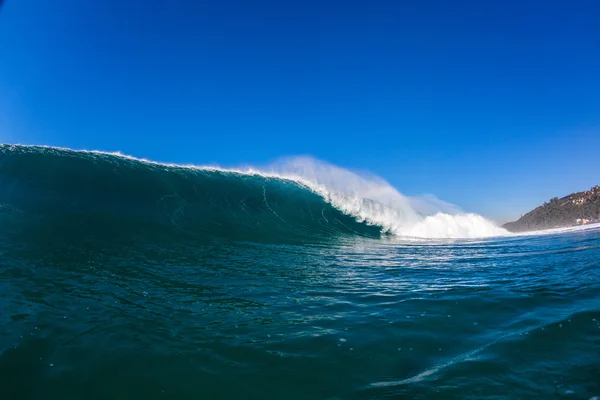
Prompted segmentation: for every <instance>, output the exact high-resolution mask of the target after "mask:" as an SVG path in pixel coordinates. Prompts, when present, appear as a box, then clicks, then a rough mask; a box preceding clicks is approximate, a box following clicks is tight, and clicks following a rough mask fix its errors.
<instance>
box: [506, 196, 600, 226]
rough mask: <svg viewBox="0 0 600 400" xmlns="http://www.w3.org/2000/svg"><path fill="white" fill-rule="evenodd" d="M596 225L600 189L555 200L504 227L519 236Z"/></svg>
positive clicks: (598, 212) (599, 211) (598, 214)
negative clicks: (525, 233)
mask: <svg viewBox="0 0 600 400" xmlns="http://www.w3.org/2000/svg"><path fill="white" fill-rule="evenodd" d="M597 223H600V186H594V187H592V188H591V189H590V190H586V191H583V192H577V193H571V194H570V195H567V196H565V197H562V198H560V199H559V198H557V197H554V198H552V199H550V201H548V202H546V203H544V204H542V205H541V206H539V207H537V208H535V209H533V210H531V211H530V212H528V213H527V214H525V215H523V216H522V217H521V218H519V219H518V220H516V221H513V222H508V223H506V224H504V225H502V227H503V228H504V229H506V230H508V231H509V232H514V233H519V232H529V231H540V230H546V229H555V228H567V227H573V226H585V225H591V224H597Z"/></svg>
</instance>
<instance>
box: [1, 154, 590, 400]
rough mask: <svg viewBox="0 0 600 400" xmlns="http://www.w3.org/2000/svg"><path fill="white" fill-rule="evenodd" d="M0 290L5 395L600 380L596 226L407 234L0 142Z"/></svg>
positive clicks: (187, 394) (487, 387) (313, 208)
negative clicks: (488, 234) (473, 235)
mask: <svg viewBox="0 0 600 400" xmlns="http://www.w3.org/2000/svg"><path fill="white" fill-rule="evenodd" d="M267 195H268V197H267ZM0 293H1V296H0V310H1V311H2V312H1V313H0V398H1V399H82V398H85V399H142V398H143V399H148V398H150V399H152V398H164V399H213V398H214V399H324V400H333V399H336V400H341V399H403V398H406V399H430V398H436V399H492V398H493V399H505V398H511V399H535V398H544V399H546V398H558V399H560V398H565V399H590V398H591V397H593V396H600V229H598V228H591V229H587V230H579V231H572V232H563V233H554V234H544V235H530V236H505V237H497V238H488V239H480V240H473V239H471V240H463V239H436V240H434V239H411V240H408V239H402V238H399V237H397V236H394V235H390V234H385V233H382V232H381V230H380V229H379V228H378V227H376V226H370V225H367V224H365V223H360V222H357V221H356V220H355V219H354V218H352V217H350V216H348V215H346V214H344V213H342V212H340V211H338V210H337V209H336V208H335V207H332V206H330V205H329V204H327V203H326V202H324V201H323V199H322V198H320V197H319V196H317V195H315V194H314V193H312V192H310V191H308V190H306V189H305V188H303V187H301V186H298V185H297V184H294V183H293V182H285V181H280V180H272V179H267V178H264V177H260V176H240V175H235V174H230V173H226V172H222V171H221V172H219V171H212V172H211V171H187V170H186V171H184V170H181V169H177V168H172V167H166V166H160V165H147V164H143V163H140V162H138V161H134V160H126V159H122V158H119V157H115V156H109V155H100V154H88V153H76V152H70V151H66V150H56V149H41V148H24V147H19V146H0Z"/></svg>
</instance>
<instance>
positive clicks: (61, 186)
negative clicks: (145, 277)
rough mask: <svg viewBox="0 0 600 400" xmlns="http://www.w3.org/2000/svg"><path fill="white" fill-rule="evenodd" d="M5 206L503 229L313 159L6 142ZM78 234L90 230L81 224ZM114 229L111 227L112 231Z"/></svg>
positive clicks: (108, 218) (283, 223)
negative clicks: (204, 162)
mask: <svg viewBox="0 0 600 400" xmlns="http://www.w3.org/2000/svg"><path fill="white" fill-rule="evenodd" d="M0 185H1V186H0V204H5V205H10V206H11V207H13V208H15V209H19V210H24V211H25V213H24V214H25V215H33V216H35V217H36V218H38V219H37V220H40V219H39V217H44V221H46V222H47V223H48V222H49V221H54V222H55V223H56V224H57V225H60V227H61V229H63V230H64V229H69V227H66V226H65V221H70V222H71V225H69V226H70V227H73V226H74V225H76V223H77V221H87V222H86V223H87V225H86V226H87V227H88V230H89V231H94V229H95V228H94V227H97V226H98V225H94V224H99V225H103V226H110V225H111V224H113V225H115V227H119V229H122V230H124V231H135V230H136V229H142V227H143V229H146V230H148V229H150V228H153V229H157V230H161V229H162V230H163V231H165V232H171V233H173V232H178V233H181V232H186V233H188V234H191V235H195V236H198V235H200V236H205V237H206V236H211V235H212V236H225V237H230V238H234V239H249V240H261V238H267V237H268V238H270V239H272V238H282V237H285V236H303V237H307V236H308V237H316V236H319V237H330V236H331V235H340V234H342V235H360V236H369V237H379V236H380V235H381V234H391V235H397V236H404V237H415V238H475V237H489V236H500V235H505V234H507V232H506V231H505V230H504V229H502V228H498V227H497V226H496V225H495V224H493V223H492V222H491V221H488V220H486V219H485V218H483V217H481V216H479V215H475V214H464V213H455V214H453V215H451V214H448V213H444V212H441V211H440V212H436V213H431V207H429V210H428V212H429V213H430V214H429V215H424V214H423V213H422V212H420V211H419V210H418V209H416V208H415V204H416V202H415V201H414V199H411V198H408V197H406V196H404V195H402V194H401V193H400V192H398V191H397V190H396V189H395V188H394V187H392V186H391V185H389V184H388V183H387V182H385V181H384V180H382V179H381V178H378V177H375V176H368V175H366V174H359V173H355V172H351V171H348V170H345V169H343V168H340V167H336V166H333V165H329V164H326V163H323V162H320V161H318V160H315V159H313V158H309V157H296V158H287V159H283V160H280V161H278V162H276V163H274V164H272V165H269V166H266V167H264V168H259V169H256V168H241V169H225V168H220V167H209V166H190V165H187V166H182V165H174V164H162V163H157V162H153V161H148V160H142V159H136V158H134V157H130V156H125V155H122V154H115V153H104V152H98V151H75V150H70V149H60V148H53V147H41V146H21V145H0ZM79 228H80V229H79V231H85V229H83V228H82V227H79ZM111 230H113V231H114V229H111Z"/></svg>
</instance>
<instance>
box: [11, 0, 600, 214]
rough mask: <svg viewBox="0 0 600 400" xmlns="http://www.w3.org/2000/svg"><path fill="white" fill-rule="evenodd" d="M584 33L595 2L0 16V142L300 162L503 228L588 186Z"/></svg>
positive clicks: (28, 8) (31, 10) (592, 75)
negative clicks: (317, 163) (379, 180)
mask: <svg viewBox="0 0 600 400" xmlns="http://www.w3.org/2000/svg"><path fill="white" fill-rule="evenodd" d="M492 3H493V4H492ZM598 21H600V2H598V1H595V0H593V1H592V0H590V1H577V0H574V1H569V2H567V1H560V2H541V1H510V0H509V1H502V2H485V1H452V2H450V1H441V0H438V1H427V0H425V1H419V2H403V1H389V2H379V1H363V2H352V1H344V2H342V1H339V2H326V1H318V2H316V1H315V2H313V1H263V2H261V1H254V2H245V1H229V0H223V1H210V2H202V1H180V0H174V1H169V2H165V1H153V0H144V1H142V0H131V1H126V0H118V1H117V0H108V1H103V2H91V1H80V0H54V1H47V0H8V1H6V2H5V4H4V6H3V7H2V9H1V10H0V142H9V143H27V144H46V145H55V146H66V147H72V148H87V149H91V148H93V149H101V150H108V151H117V150H118V151H122V152H124V153H127V154H131V155H135V156H138V157H147V158H151V159H154V160H160V161H169V162H179V163H196V164H206V163H217V164H220V165H224V166H228V165H229V166H233V165H239V164H265V163H267V162H269V161H271V160H273V159H275V158H277V157H280V156H287V155H294V154H311V155H313V156H315V157H317V158H320V159H323V160H325V161H328V162H331V163H334V164H337V165H340V166H343V167H346V168H352V169H361V170H368V171H370V172H373V173H375V174H377V175H380V176H382V177H383V178H385V179H386V180H388V181H389V182H390V183H392V184H393V185H394V186H396V187H397V188H398V189H399V190H400V191H401V192H403V193H405V194H408V195H419V194H423V193H433V194H435V195H436V196H438V197H439V198H441V199H444V200H446V201H449V202H452V203H455V204H458V205H459V206H461V207H462V208H463V209H465V210H467V211H474V212H478V213H481V214H483V215H486V216H490V217H492V218H496V219H499V220H502V221H504V220H508V219H511V218H513V217H518V216H519V215H521V214H522V213H524V212H526V211H528V210H529V209H531V208H533V207H535V206H537V205H539V204H540V203H542V202H543V201H545V200H547V199H549V198H551V197H554V196H561V195H566V194H568V193H570V192H573V191H579V190H584V189H587V188H589V187H591V186H592V185H595V184H600V23H598Z"/></svg>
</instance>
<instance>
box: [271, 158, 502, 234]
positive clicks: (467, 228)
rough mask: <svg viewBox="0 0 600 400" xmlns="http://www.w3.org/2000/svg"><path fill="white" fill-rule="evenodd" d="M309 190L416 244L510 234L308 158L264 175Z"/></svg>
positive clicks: (279, 164)
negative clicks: (425, 240)
mask: <svg viewBox="0 0 600 400" xmlns="http://www.w3.org/2000/svg"><path fill="white" fill-rule="evenodd" d="M262 170H263V171H264V172H266V173H268V174H273V175H276V176H281V177H285V178H288V179H293V180H297V181H299V182H302V183H304V184H307V185H308V186H309V187H310V188H311V189H312V190H314V191H315V192H317V193H318V194H320V195H321V196H323V197H324V198H325V199H326V200H327V201H328V202H330V203H331V204H332V205H334V206H335V207H337V208H338V209H340V210H341V211H343V212H344V213H347V214H350V215H352V216H354V217H355V218H356V219H357V220H358V221H361V222H363V221H364V222H366V223H369V224H373V225H378V226H381V227H382V228H383V230H384V231H385V232H388V233H392V234H395V235H400V236H410V237H419V238H476V237H491V236H503V235H507V234H508V232H507V231H506V230H505V229H502V228H500V227H498V226H497V225H496V224H495V223H494V222H492V221H490V220H487V219H485V218H484V217H482V216H480V215H477V214H473V213H465V212H463V211H462V210H461V209H460V208H459V207H457V206H455V205H453V204H451V203H448V202H445V201H443V200H440V199H438V198H437V197H435V196H434V195H431V194H427V195H423V196H417V197H408V196H405V195H403V194H402V193H400V192H399V191H398V190H397V189H396V188H394V187H393V186H392V185H390V184H389V183H388V182H386V181H385V180H384V179H382V178H380V177H378V176H375V175H373V174H369V173H364V172H355V171H350V170H347V169H344V168H341V167H338V166H335V165H331V164H328V163H325V162H323V161H320V160H317V159H315V158H313V157H309V156H301V157H286V158H282V159H279V160H278V161H276V162H274V163H273V164H271V165H268V166H266V167H265V168H264V169H262Z"/></svg>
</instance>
